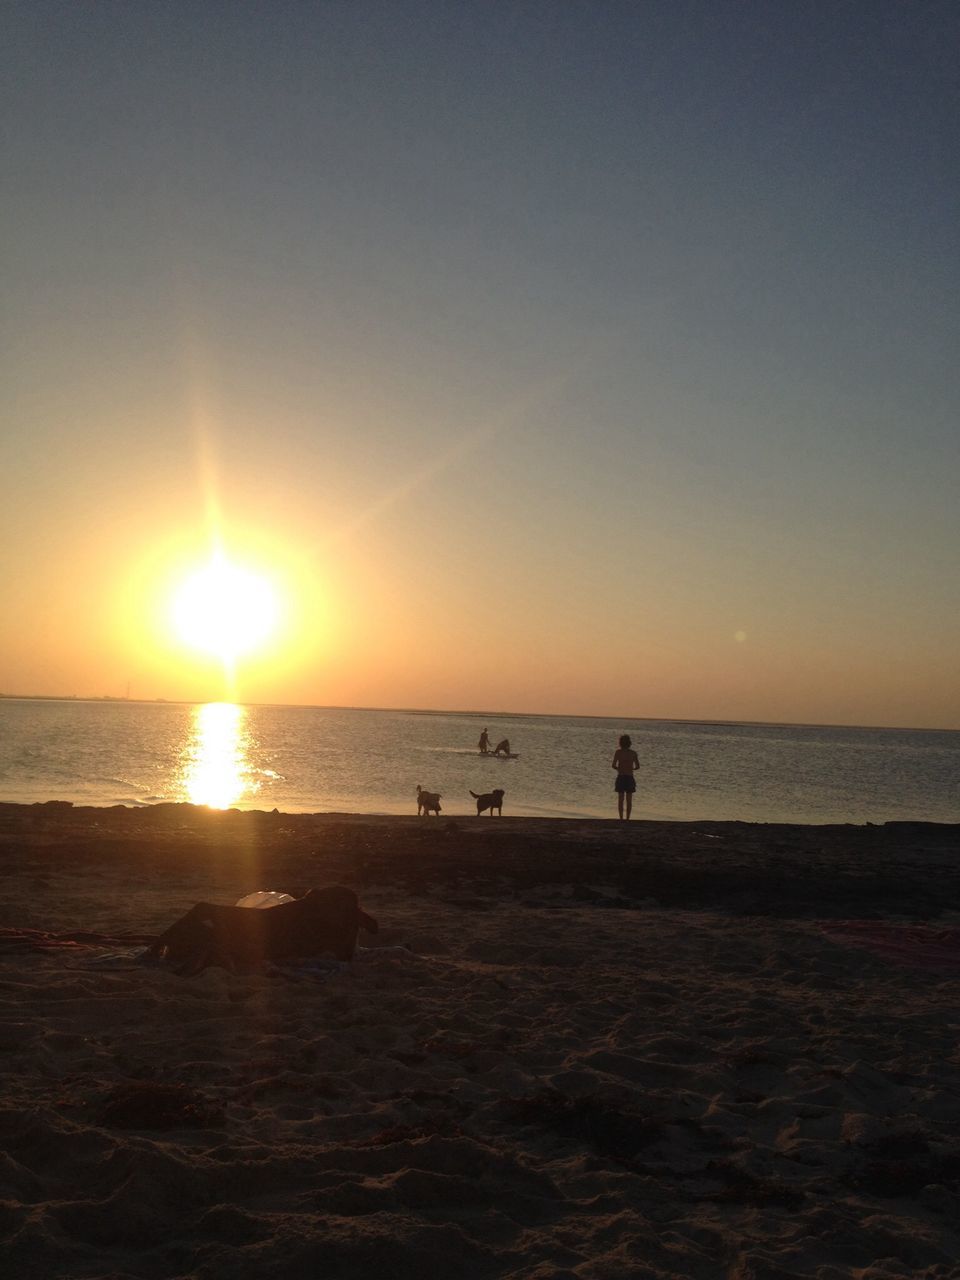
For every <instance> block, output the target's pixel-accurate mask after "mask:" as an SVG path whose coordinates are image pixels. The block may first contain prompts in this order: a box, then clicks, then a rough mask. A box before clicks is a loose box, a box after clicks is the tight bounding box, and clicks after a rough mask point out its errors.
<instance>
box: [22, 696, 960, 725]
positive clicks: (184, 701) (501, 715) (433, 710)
mask: <svg viewBox="0 0 960 1280" xmlns="http://www.w3.org/2000/svg"><path fill="white" fill-rule="evenodd" d="M0 701H3V702H111V703H114V702H129V703H135V704H137V705H141V706H157V705H160V706H168V707H196V706H203V705H205V702H206V701H208V700H204V699H195V700H194V699H188V698H129V697H122V696H118V695H114V694H108V693H105V694H76V693H0ZM209 701H214V702H221V701H224V699H220V698H214V699H209ZM239 705H240V706H245V707H290V708H291V709H292V708H304V709H310V710H313V711H373V712H399V713H403V714H405V715H414V716H473V717H476V718H477V719H484V718H486V719H490V720H504V719H510V718H518V719H524V720H609V721H611V722H612V723H614V724H631V723H632V724H693V725H703V726H705V727H709V726H710V725H715V726H717V727H721V726H722V727H728V728H732V727H737V726H739V727H743V728H757V729H763V728H769V729H870V730H874V731H876V732H883V733H960V728H952V729H944V728H939V729H931V728H930V727H929V726H927V725H902V724H901V725H886V724H838V723H832V722H814V721H799V720H715V719H713V718H712V717H706V718H704V719H702V720H691V719H690V718H688V717H681V716H633V715H624V716H609V715H587V714H586V713H585V712H573V713H571V714H567V713H565V712H562V711H483V710H475V709H473V708H467V707H451V708H448V709H445V710H444V709H441V708H437V707H348V706H340V705H338V704H334V703H313V702H243V703H240V704H239Z"/></svg>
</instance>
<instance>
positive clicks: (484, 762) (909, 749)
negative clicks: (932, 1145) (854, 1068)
mask: <svg viewBox="0 0 960 1280" xmlns="http://www.w3.org/2000/svg"><path fill="white" fill-rule="evenodd" d="M483 729H487V730H488V732H489V735H490V739H491V741H492V742H493V743H496V742H498V741H500V740H501V739H502V738H508V739H509V741H510V747H511V751H512V752H513V753H515V756H516V758H514V759H503V758H497V757H495V756H492V755H487V756H483V755H480V753H479V751H478V747H477V744H478V741H479V738H480V733H481V731H482V730H483ZM622 733H629V734H630V736H631V738H632V740H633V746H634V748H635V750H636V751H637V754H638V756H639V758H640V771H639V773H638V775H637V780H638V788H637V794H636V797H635V799H634V810H633V816H634V817H635V818H649V819H657V820H660V819H676V820H694V821H696V820H701V821H705V820H717V821H744V822H798V823H857V824H862V823H867V822H873V823H883V822H892V821H920V822H951V823H952V822H958V821H960V732H955V731H946V730H923V729H876V728H845V727H836V726H816V725H781V724H732V723H719V724H717V723H702V724H701V723H694V722H690V721H674V720H630V719H621V720H612V719H604V718H592V717H585V716H547V715H536V716H532V715H508V714H504V713H497V714H492V713H483V712H441V711H376V710H366V709H359V708H352V709H351V708H341V707H297V706H242V705H238V704H234V703H224V702H212V703H202V704H197V705H191V704H186V703H166V702H156V703H153V702H133V701H129V702H128V701H125V700H117V701H81V700H79V699H66V700H63V701H58V700H54V699H19V698H9V697H7V698H0V801H12V802H17V803H36V802H43V801H47V800H68V801H72V802H73V803H74V804H78V805H95V806H112V805H125V806H142V805H151V804H159V803H164V802H182V801H187V802H190V803H193V804H201V805H209V806H211V807H214V808H220V809H226V808H236V809H261V810H272V809H279V810H280V811H281V812H288V813H365V814H411V815H413V814H416V811H417V803H416V789H417V786H418V785H420V786H422V787H423V788H424V789H425V790H428V791H437V792H440V794H441V797H442V800H441V804H442V815H441V816H447V817H451V816H456V815H467V814H475V812H476V805H475V803H474V801H473V799H472V798H471V795H470V792H471V791H474V792H477V793H484V792H488V791H492V790H493V789H494V788H502V790H503V791H504V802H503V812H504V815H510V814H514V815H521V816H533V817H552V818H615V816H616V796H615V794H614V791H613V779H614V776H615V774H614V771H613V770H612V768H611V760H612V757H613V753H614V751H615V749H616V747H617V740H618V738H619V736H620V734H622ZM428 820H429V821H433V819H432V818H431V819H428Z"/></svg>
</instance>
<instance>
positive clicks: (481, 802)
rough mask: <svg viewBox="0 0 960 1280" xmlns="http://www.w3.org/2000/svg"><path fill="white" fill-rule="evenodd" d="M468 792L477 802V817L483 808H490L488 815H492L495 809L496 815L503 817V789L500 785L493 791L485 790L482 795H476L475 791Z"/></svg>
mask: <svg viewBox="0 0 960 1280" xmlns="http://www.w3.org/2000/svg"><path fill="white" fill-rule="evenodd" d="M470 794H471V795H472V796H473V798H474V800H476V802H477V817H478V818H479V817H480V815H481V813H483V811H484V809H489V810H490V817H491V818H492V817H493V811H494V809H496V811H497V815H498V817H501V818H502V817H503V791H502V789H501V788H500V787H497V788H495V789H494V790H493V791H487V792H486V793H485V794H484V795H482V796H478V795H477V793H476V792H475V791H471V792H470Z"/></svg>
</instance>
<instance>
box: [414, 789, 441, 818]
mask: <svg viewBox="0 0 960 1280" xmlns="http://www.w3.org/2000/svg"><path fill="white" fill-rule="evenodd" d="M431 810H433V812H434V813H435V814H436V815H437V817H438V818H439V817H440V792H439V791H424V789H423V787H421V786H420V784H419V783H417V817H418V818H419V817H420V816H421V814H427V813H429V812H430V811H431Z"/></svg>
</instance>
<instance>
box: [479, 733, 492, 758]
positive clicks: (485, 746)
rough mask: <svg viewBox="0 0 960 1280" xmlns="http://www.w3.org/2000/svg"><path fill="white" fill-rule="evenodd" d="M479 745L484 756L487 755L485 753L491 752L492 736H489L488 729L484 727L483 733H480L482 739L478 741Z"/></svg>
mask: <svg viewBox="0 0 960 1280" xmlns="http://www.w3.org/2000/svg"><path fill="white" fill-rule="evenodd" d="M477 746H478V747H479V748H480V754H481V755H482V756H485V755H488V754H489V752H490V737H489V735H488V733H487V731H486V729H484V731H483V733H481V735H480V741H479V742H478V743H477Z"/></svg>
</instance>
